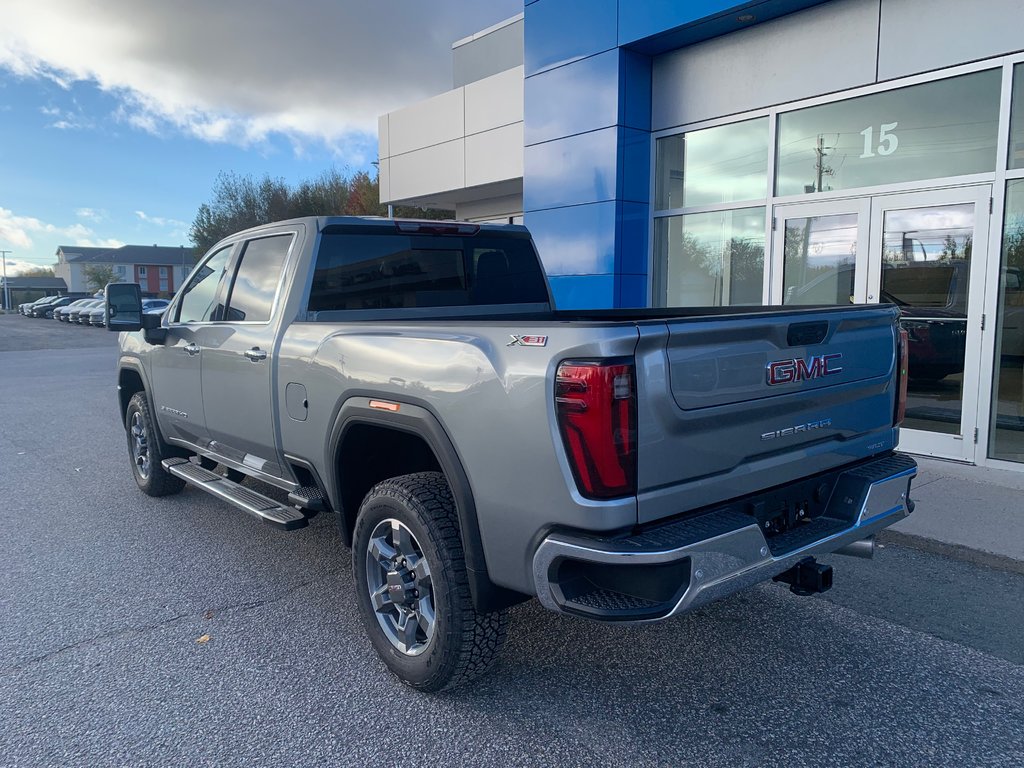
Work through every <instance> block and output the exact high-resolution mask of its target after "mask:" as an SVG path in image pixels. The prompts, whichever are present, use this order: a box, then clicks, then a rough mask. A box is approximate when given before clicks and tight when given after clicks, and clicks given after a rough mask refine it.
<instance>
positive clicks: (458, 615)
mask: <svg viewBox="0 0 1024 768" xmlns="http://www.w3.org/2000/svg"><path fill="white" fill-rule="evenodd" d="M352 570H353V576H354V581H355V585H356V599H357V602H358V603H359V612H360V614H361V616H362V620H363V625H364V627H365V629H366V632H367V634H368V635H369V636H370V640H371V642H372V643H373V646H374V649H375V650H376V651H377V653H378V654H379V655H380V657H381V658H382V659H383V660H384V663H385V664H386V665H387V666H388V668H389V669H390V670H391V671H392V672H393V673H394V674H395V675H397V676H398V677H399V678H400V679H401V680H402V681H403V682H405V683H407V684H408V685H411V686H412V687H414V688H417V689H419V690H422V691H430V692H434V691H440V690H443V689H445V688H451V687H454V686H457V685H461V684H463V683H466V682H468V681H470V680H472V679H473V678H475V677H477V676H478V675H480V674H481V673H482V672H484V670H486V669H487V668H488V667H489V666H490V665H491V663H492V662H493V660H494V658H495V656H496V655H497V653H498V649H499V648H500V646H501V644H502V642H503V640H504V638H505V634H506V631H507V627H508V615H507V613H506V612H504V611H498V612H494V613H478V612H477V611H476V609H475V608H474V607H473V603H472V599H471V597H470V592H469V581H468V578H467V575H466V562H465V557H464V555H463V549H462V541H461V538H460V536H459V523H458V515H457V513H456V511H455V502H454V500H453V499H452V495H451V490H450V489H449V487H448V483H447V482H446V481H445V479H444V476H443V475H441V474H440V473H437V472H420V473H417V474H412V475H403V476H402V477H396V478H392V479H390V480H385V481H383V482H381V483H378V484H377V485H376V486H374V487H373V489H372V490H371V491H370V492H369V493H368V494H367V496H366V498H365V499H364V500H363V503H362V506H361V507H360V508H359V516H358V518H357V519H356V527H355V532H354V534H353V542H352Z"/></svg>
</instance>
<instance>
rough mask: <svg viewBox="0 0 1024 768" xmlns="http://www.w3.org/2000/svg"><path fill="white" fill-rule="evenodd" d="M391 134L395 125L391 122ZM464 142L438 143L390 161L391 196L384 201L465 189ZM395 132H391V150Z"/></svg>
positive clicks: (382, 196)
mask: <svg viewBox="0 0 1024 768" xmlns="http://www.w3.org/2000/svg"><path fill="white" fill-rule="evenodd" d="M391 125H392V131H393V130H394V122H392V124H391ZM465 143H466V142H465V139H457V140H455V141H449V142H445V143H444V144H436V145H434V146H432V147H426V148H424V149H421V150H419V151H416V152H408V153H406V154H404V155H394V156H392V157H391V159H390V169H389V170H390V194H389V195H388V196H387V197H385V196H384V195H381V199H382V200H402V199H405V198H408V197H416V196H419V195H431V194H435V193H439V192H445V191H448V190H453V189H460V188H462V187H464V186H466V173H465V152H466V150H465ZM393 146H394V133H392V147H393Z"/></svg>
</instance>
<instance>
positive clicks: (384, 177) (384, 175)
mask: <svg viewBox="0 0 1024 768" xmlns="http://www.w3.org/2000/svg"><path fill="white" fill-rule="evenodd" d="M377 188H378V190H379V191H378V197H379V199H380V201H381V202H382V203H383V202H387V201H388V200H391V199H392V198H391V160H390V159H389V158H386V157H383V156H381V158H380V160H379V161H378V165H377Z"/></svg>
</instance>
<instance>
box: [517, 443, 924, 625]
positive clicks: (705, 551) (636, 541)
mask: <svg viewBox="0 0 1024 768" xmlns="http://www.w3.org/2000/svg"><path fill="white" fill-rule="evenodd" d="M916 474H917V464H916V463H915V462H914V461H913V459H910V458H909V457H906V456H901V455H893V456H890V457H887V458H883V459H878V460H876V461H872V462H869V463H866V464H862V465H859V466H857V467H855V468H852V469H850V470H847V471H845V472H842V473H841V474H839V475H838V478H837V479H836V481H835V485H834V487H833V489H832V495H831V497H830V498H829V502H828V504H827V506H826V509H825V513H824V514H823V515H821V516H820V517H818V518H816V519H814V520H812V521H809V522H806V523H803V524H801V525H799V526H797V527H796V528H794V529H793V530H791V531H789V532H787V533H784V534H781V535H777V536H772V537H769V538H766V537H765V535H764V534H763V533H762V531H761V527H760V525H759V524H758V522H757V520H756V519H755V518H753V517H752V516H750V515H748V514H743V513H742V512H740V511H737V509H736V506H735V505H732V506H730V507H726V508H721V509H716V510H711V511H709V512H706V513H703V514H699V515H696V516H693V517H688V518H685V519H683V520H679V521H676V522H672V523H668V524H665V525H663V526H659V527H655V528H652V529H648V530H645V531H643V532H641V533H639V534H636V535H634V536H628V537H600V536H587V535H585V534H574V533H567V532H556V533H552V534H550V535H549V536H548V537H547V538H545V539H544V540H543V541H542V542H541V544H540V546H539V547H538V548H537V551H536V553H535V554H534V558H533V577H534V583H535V586H536V590H537V597H538V599H539V600H540V602H541V603H542V604H543V605H544V607H546V608H548V609H550V610H553V611H560V612H566V613H573V614H577V615H581V616H587V617H589V618H594V619H600V620H605V621H632V622H638V621H639V622H647V621H658V620H661V619H665V618H668V617H670V616H675V615H677V614H680V613H684V612H686V611H690V610H693V609H694V608H697V607H699V606H701V605H704V604H706V603H709V602H711V601H713V600H718V599H720V598H722V597H726V596H727V595H731V594H733V593H735V592H738V591H740V590H742V589H745V588H747V587H750V586H753V585H754V584H757V583H759V582H762V581H766V580H768V579H770V578H772V577H773V576H776V575H778V574H780V573H782V572H783V571H786V570H788V569H790V568H791V567H793V566H794V565H795V564H796V563H798V562H799V561H800V560H803V559H804V558H806V557H809V556H815V555H824V554H828V553H831V552H834V551H835V550H837V549H840V548H842V547H845V546H847V545H849V544H852V543H853V542H856V541H859V540H861V539H864V538H866V537H868V536H872V535H874V534H875V533H877V532H878V531H880V530H882V529H883V528H886V527H888V526H890V525H892V524H893V523H896V522H898V521H899V520H902V519H903V518H904V517H906V516H907V515H909V514H910V512H911V511H913V502H911V501H910V483H911V480H912V479H913V478H914V477H915V476H916Z"/></svg>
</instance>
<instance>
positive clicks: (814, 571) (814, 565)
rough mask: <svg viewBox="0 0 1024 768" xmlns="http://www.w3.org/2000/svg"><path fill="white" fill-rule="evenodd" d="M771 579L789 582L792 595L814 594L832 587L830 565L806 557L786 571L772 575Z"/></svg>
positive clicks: (784, 582)
mask: <svg viewBox="0 0 1024 768" xmlns="http://www.w3.org/2000/svg"><path fill="white" fill-rule="evenodd" d="M772 581H778V582H782V583H783V584H789V591H790V592H792V593H793V594H794V595H816V594H819V593H821V592H827V591H828V590H830V589H832V566H831V565H825V564H824V563H819V562H818V561H817V560H815V559H814V558H813V557H806V558H804V559H803V560H801V561H800V562H799V563H797V564H796V565H794V566H793V567H792V568H790V569H789V570H788V571H783V572H782V573H780V574H779V575H778V576H773V577H772Z"/></svg>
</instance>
